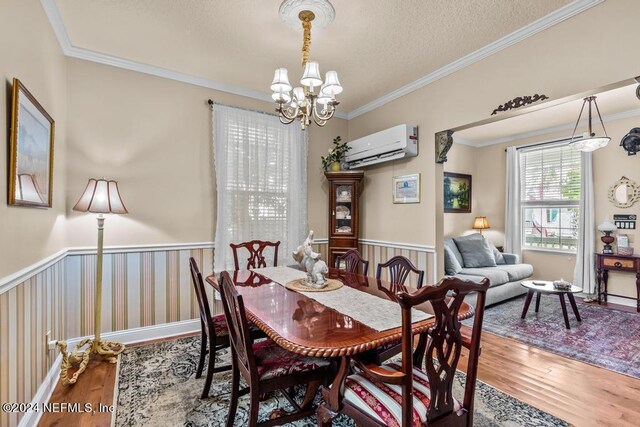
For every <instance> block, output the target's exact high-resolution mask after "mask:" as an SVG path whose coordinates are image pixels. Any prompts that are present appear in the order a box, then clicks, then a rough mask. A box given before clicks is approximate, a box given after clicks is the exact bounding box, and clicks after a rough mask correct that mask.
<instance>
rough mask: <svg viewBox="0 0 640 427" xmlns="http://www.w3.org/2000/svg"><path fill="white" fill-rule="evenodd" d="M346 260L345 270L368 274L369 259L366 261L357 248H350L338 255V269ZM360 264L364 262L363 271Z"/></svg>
mask: <svg viewBox="0 0 640 427" xmlns="http://www.w3.org/2000/svg"><path fill="white" fill-rule="evenodd" d="M343 262H344V267H345V268H344V270H345V271H348V272H350V273H358V274H362V275H364V276H366V275H367V272H368V271H369V261H365V260H364V259H363V258H362V255H360V252H358V251H357V250H355V249H349V250H348V251H347V252H345V253H344V255H338V256H337V257H336V265H335V267H336V268H337V269H340V265H341V264H342V263H343ZM360 264H362V272H361V271H360Z"/></svg>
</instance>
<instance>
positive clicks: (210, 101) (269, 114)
mask: <svg viewBox="0 0 640 427" xmlns="http://www.w3.org/2000/svg"><path fill="white" fill-rule="evenodd" d="M207 104H209V106H211V108H213V106H214V105H220V106H223V107H229V108H237V109H238V110H244V111H251V112H253V113H260V114H266V115H267V116H274V117H278V115H277V114H274V113H267V112H266V111H262V110H254V109H253V108H244V107H238V106H236V105H230V104H223V103H222V102H214V101H213V100H212V99H207Z"/></svg>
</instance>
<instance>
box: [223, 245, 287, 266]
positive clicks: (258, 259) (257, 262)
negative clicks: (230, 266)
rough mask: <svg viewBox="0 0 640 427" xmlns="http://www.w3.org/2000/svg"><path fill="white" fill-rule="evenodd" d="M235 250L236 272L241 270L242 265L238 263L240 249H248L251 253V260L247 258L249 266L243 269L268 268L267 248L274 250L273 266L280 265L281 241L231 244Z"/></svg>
mask: <svg viewBox="0 0 640 427" xmlns="http://www.w3.org/2000/svg"><path fill="white" fill-rule="evenodd" d="M229 246H231V249H232V250H233V262H234V264H235V267H236V271H237V270H240V263H239V262H238V249H246V250H247V251H248V252H249V258H247V264H246V266H245V267H243V269H246V270H249V269H251V268H261V267H266V266H267V260H266V258H265V255H264V253H263V252H264V250H265V249H266V248H269V247H271V248H273V266H274V267H275V266H276V265H278V247H279V246H280V241H277V242H268V241H264V240H251V241H250V242H242V243H237V244H236V243H231V244H229Z"/></svg>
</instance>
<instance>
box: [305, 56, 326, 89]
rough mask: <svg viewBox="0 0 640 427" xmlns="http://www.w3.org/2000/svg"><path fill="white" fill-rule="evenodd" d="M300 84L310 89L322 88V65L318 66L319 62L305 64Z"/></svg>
mask: <svg viewBox="0 0 640 427" xmlns="http://www.w3.org/2000/svg"><path fill="white" fill-rule="evenodd" d="M300 84H301V85H303V86H309V87H313V86H320V85H321V84H322V78H320V65H318V63H317V62H315V61H310V62H307V63H306V64H305V66H304V73H303V74H302V78H301V79H300Z"/></svg>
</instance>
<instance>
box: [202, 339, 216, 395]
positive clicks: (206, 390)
mask: <svg viewBox="0 0 640 427" xmlns="http://www.w3.org/2000/svg"><path fill="white" fill-rule="evenodd" d="M209 348H210V349H211V351H209V364H208V365H207V379H206V381H205V382H204V389H203V390H202V396H200V398H201V399H206V398H207V397H209V390H210V389H211V381H212V380H213V372H214V370H215V368H216V350H215V348H216V342H215V339H214V338H209Z"/></svg>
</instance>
